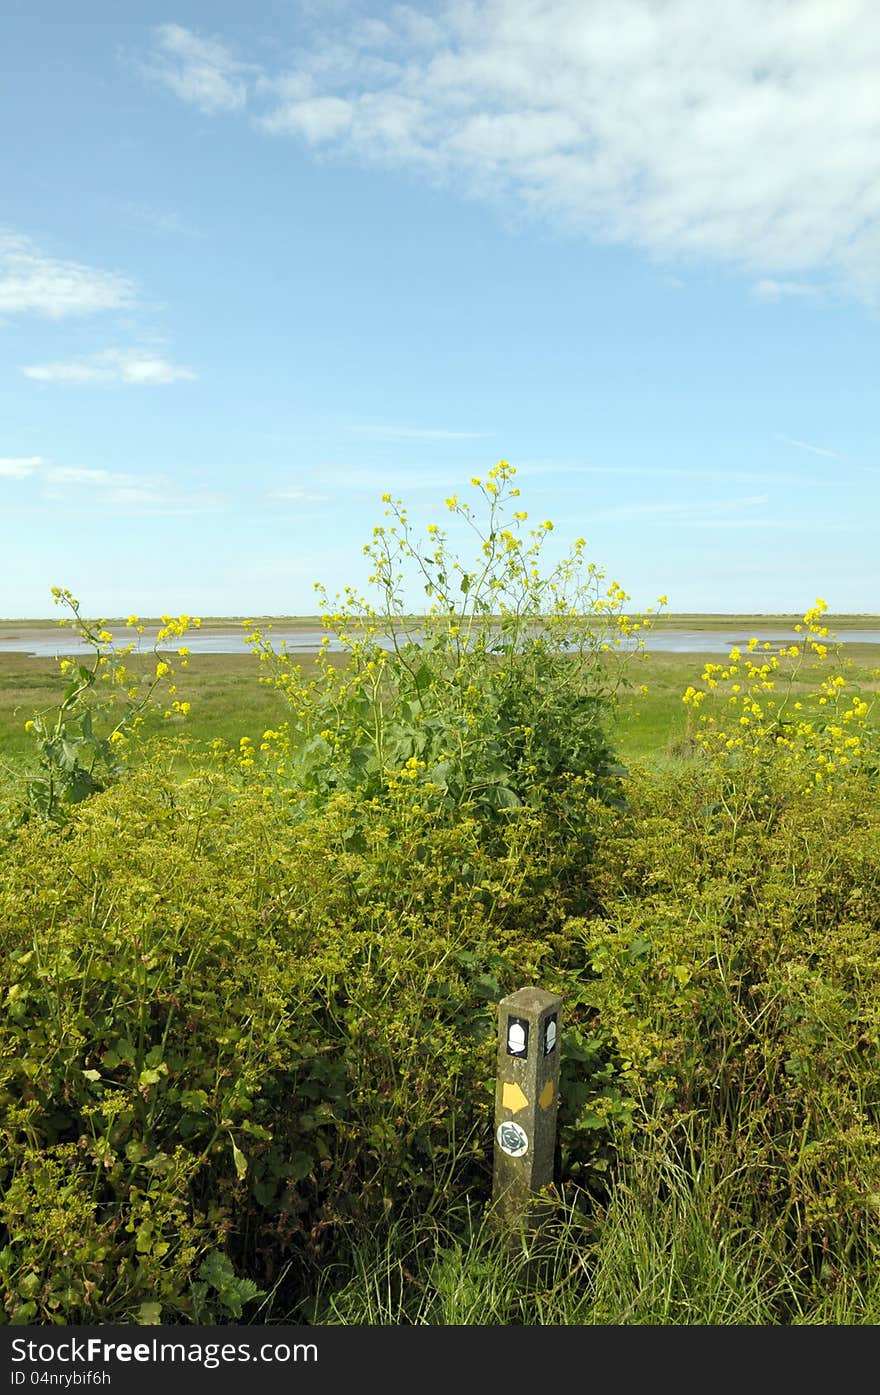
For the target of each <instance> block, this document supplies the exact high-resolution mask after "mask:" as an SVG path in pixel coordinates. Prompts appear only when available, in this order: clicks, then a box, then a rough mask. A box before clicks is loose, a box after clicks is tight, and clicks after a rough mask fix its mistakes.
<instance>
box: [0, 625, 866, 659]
mask: <svg viewBox="0 0 880 1395" xmlns="http://www.w3.org/2000/svg"><path fill="white" fill-rule="evenodd" d="M245 633H246V632H245V631H244V630H243V629H234V628H230V629H228V630H203V631H200V630H193V631H192V632H191V633H189V634H187V635H186V636H185V637H184V638H183V639H182V640H180V641H179V642H175V643H173V644H170V645H168V648H169V649H170V650H171V651H172V652H173V651H174V650H175V649H176V648H177V647H178V643H180V644H185V645H186V647H187V648H188V649H189V650H190V652H191V653H193V654H246V653H248V652H249V650H250V646H249V645H247V644H246V643H245ZM322 636H323V631H322V630H320V629H317V628H315V629H313V630H303V629H300V630H284V629H277V630H272V631H271V632H270V635H269V637H270V638H271V640H272V644H273V647H274V648H275V649H279V648H280V647H281V645H282V643H283V642H286V645H287V649H288V650H289V651H290V652H291V653H298V654H314V653H316V652H317V650H318V649H319V648H320V647H321V638H322ZM126 638H127V636H126V631H125V630H124V629H122V630H120V631H119V633H118V634H117V636H116V639H117V641H118V642H119V644H124V643H125V642H126ZM800 638H802V636H801V635H798V634H797V633H796V631H794V630H775V629H761V628H760V627H758V628H756V629H754V630H749V631H742V632H739V631H738V630H735V629H730V630H720V629H719V630H687V629H681V630H660V631H657V632H655V633H652V632H651V631H648V633H647V634H645V636H644V644H645V648H646V649H649V650H651V651H652V652H656V653H664V652H665V653H681V654H726V653H727V652H728V651H729V650H730V649H731V648H732V646H733V645H739V646H740V647H741V648H744V647H745V646H746V644H747V643H748V641H749V640H750V639H757V640H758V641H759V642H760V643H762V644H763V643H764V642H767V643H769V644H770V645H771V646H772V648H774V649H776V648H778V646H779V645H781V644H793V643H795V642H796V641H797V640H798V639H800ZM150 639H151V637H150V635H149V634H145V635H144V636H142V643H144V644H149V642H150ZM832 642H839V643H841V644H877V645H880V629H873V630H869V629H860V630H840V631H839V632H838V633H837V634H836V635H835V636H834V640H833V641H832ZM329 647H330V648H331V649H332V650H339V649H340V648H341V646H340V645H339V644H338V643H336V642H335V641H333V640H331V643H330V646H329ZM88 652H89V651H88V648H87V646H86V645H84V644H78V643H72V642H71V637H70V636H69V635H66V634H65V633H64V632H63V631H62V630H59V631H58V632H57V634H56V633H54V632H45V633H44V632H40V631H26V630H19V631H16V630H13V629H3V627H2V626H0V653H19V654H27V655H29V656H31V657H33V658H51V657H53V656H55V655H65V654H85V653H88Z"/></svg>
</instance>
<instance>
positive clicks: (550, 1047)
mask: <svg viewBox="0 0 880 1395" xmlns="http://www.w3.org/2000/svg"><path fill="white" fill-rule="evenodd" d="M558 1035H559V1028H558V1024H557V1021H556V1013H555V1012H554V1013H552V1014H551V1016H550V1017H548V1018H547V1021H546V1022H545V1023H544V1055H545V1056H549V1055H550V1053H551V1051H555V1050H556V1038H557V1036H558Z"/></svg>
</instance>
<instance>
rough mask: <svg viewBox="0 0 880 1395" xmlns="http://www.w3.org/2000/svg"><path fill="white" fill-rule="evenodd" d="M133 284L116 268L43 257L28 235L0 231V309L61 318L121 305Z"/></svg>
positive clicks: (128, 300)
mask: <svg viewBox="0 0 880 1395" xmlns="http://www.w3.org/2000/svg"><path fill="white" fill-rule="evenodd" d="M134 296H135V287H134V284H133V282H131V281H130V280H129V279H128V277H126V276H122V275H120V273H119V272H116V271H100V270H98V269H97V268H96V267H91V266H84V265H83V264H82V263H80V262H66V261H59V260H57V259H55V258H52V257H44V256H43V255H42V254H41V253H40V252H39V251H38V250H37V248H36V247H35V246H34V244H33V243H32V242H31V241H30V239H29V238H26V237H20V236H16V235H15V234H13V233H9V232H0V315H3V314H23V313H26V312H28V311H31V312H35V313H36V314H39V315H47V316H48V317H49V318H50V319H56V320H57V319H62V318H63V317H64V316H66V315H92V314H95V313H97V312H98V311H101V310H119V309H124V308H125V307H126V306H129V305H131V304H132V303H133V301H134Z"/></svg>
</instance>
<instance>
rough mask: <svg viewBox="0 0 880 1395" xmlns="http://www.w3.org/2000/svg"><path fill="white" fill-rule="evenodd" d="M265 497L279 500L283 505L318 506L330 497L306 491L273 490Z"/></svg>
mask: <svg viewBox="0 0 880 1395" xmlns="http://www.w3.org/2000/svg"><path fill="white" fill-rule="evenodd" d="M267 497H268V498H269V499H280V500H283V501H284V502H285V503H293V504H318V503H323V502H324V501H325V500H327V499H328V498H329V497H330V496H329V495H328V494H313V493H311V492H310V491H309V490H307V489H273V490H271V492H270V493H269V494H268V496H267Z"/></svg>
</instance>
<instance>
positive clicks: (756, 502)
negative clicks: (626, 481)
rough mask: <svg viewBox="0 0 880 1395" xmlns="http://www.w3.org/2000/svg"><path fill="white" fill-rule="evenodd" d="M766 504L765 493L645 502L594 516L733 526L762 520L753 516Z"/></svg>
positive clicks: (759, 516)
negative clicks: (734, 496)
mask: <svg viewBox="0 0 880 1395" xmlns="http://www.w3.org/2000/svg"><path fill="white" fill-rule="evenodd" d="M768 502H769V495H767V494H751V495H747V496H746V497H744V498H740V499H706V500H700V499H693V498H690V499H675V500H669V501H657V502H648V503H644V504H622V505H621V506H620V507H619V508H612V509H601V510H599V511H598V512H597V513H596V518H597V519H600V520H605V519H617V518H649V517H655V516H660V517H662V518H664V519H665V520H666V522H668V523H670V524H673V525H675V524H686V525H687V526H688V527H694V526H696V525H699V526H703V525H704V524H707V523H724V524H728V523H731V524H737V525H739V526H744V525H745V524H746V523H752V522H758V523H761V522H762V521H763V520H764V517H765V515H764V514H763V513H762V514H756V513H755V512H754V511H755V510H756V509H761V510H763V508H764V505H766V504H767V503H768Z"/></svg>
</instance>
